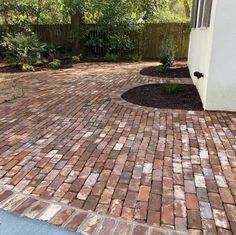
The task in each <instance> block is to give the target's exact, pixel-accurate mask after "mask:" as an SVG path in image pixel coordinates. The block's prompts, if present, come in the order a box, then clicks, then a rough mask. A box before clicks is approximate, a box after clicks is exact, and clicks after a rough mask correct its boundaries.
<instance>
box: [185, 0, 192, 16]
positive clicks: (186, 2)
mask: <svg viewBox="0 0 236 235" xmlns="http://www.w3.org/2000/svg"><path fill="white" fill-rule="evenodd" d="M184 8H185V16H186V18H190V12H191V10H190V6H189V3H188V1H187V0H184Z"/></svg>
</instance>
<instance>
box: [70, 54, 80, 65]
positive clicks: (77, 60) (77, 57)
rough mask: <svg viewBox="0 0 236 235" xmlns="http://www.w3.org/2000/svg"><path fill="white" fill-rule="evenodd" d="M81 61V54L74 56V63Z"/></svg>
mask: <svg viewBox="0 0 236 235" xmlns="http://www.w3.org/2000/svg"><path fill="white" fill-rule="evenodd" d="M79 62H80V56H72V63H73V64H77V63H79Z"/></svg>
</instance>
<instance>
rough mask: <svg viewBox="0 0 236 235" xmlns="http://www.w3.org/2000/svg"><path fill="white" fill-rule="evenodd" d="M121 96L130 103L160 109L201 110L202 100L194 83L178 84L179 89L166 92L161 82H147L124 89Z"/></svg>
mask: <svg viewBox="0 0 236 235" xmlns="http://www.w3.org/2000/svg"><path fill="white" fill-rule="evenodd" d="M122 98H123V99H124V100H126V101H128V102H130V103H133V104H137V105H141V106H146V107H152V108H160V109H182V110H194V111H202V110H203V107H202V102H201V99H200V96H199V94H198V91H197V89H196V87H195V86H194V85H189V84H179V90H178V91H176V92H175V93H172V94H168V93H166V92H165V91H164V90H163V84H148V85H143V86H139V87H135V88H132V89H130V90H128V91H126V92H125V93H124V94H123V95H122Z"/></svg>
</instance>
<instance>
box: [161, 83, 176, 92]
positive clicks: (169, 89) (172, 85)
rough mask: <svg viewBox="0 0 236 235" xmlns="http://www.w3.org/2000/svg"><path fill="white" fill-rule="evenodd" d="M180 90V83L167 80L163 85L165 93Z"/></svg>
mask: <svg viewBox="0 0 236 235" xmlns="http://www.w3.org/2000/svg"><path fill="white" fill-rule="evenodd" d="M179 90H180V85H179V84H175V83H170V82H167V83H165V84H164V85H163V91H164V92H165V93H167V94H173V93H176V92H178V91H179Z"/></svg>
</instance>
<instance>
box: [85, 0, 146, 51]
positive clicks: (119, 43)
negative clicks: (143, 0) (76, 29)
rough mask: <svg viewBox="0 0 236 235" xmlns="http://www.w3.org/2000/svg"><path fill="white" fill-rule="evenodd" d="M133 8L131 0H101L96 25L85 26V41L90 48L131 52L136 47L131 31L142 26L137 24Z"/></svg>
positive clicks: (97, 9) (95, 18)
mask: <svg viewBox="0 0 236 235" xmlns="http://www.w3.org/2000/svg"><path fill="white" fill-rule="evenodd" d="M131 8H132V3H131V2H130V1H124V0H106V1H105V0H103V1H101V3H100V4H99V5H98V6H97V8H96V16H95V17H94V18H93V21H94V23H96V25H93V26H90V27H85V32H84V35H85V36H84V41H85V43H86V45H87V46H88V48H93V47H94V48H100V50H99V51H104V53H105V54H106V53H109V54H119V55H124V54H128V53H130V52H131V51H132V50H133V49H134V44H133V42H132V40H131V33H132V32H136V31H138V30H139V29H140V27H141V26H142V25H139V24H137V20H138V18H137V16H136V15H135V14H133V12H132V11H131V10H130V9H131ZM94 34H96V36H95V37H94V36H93V35H94Z"/></svg>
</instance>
